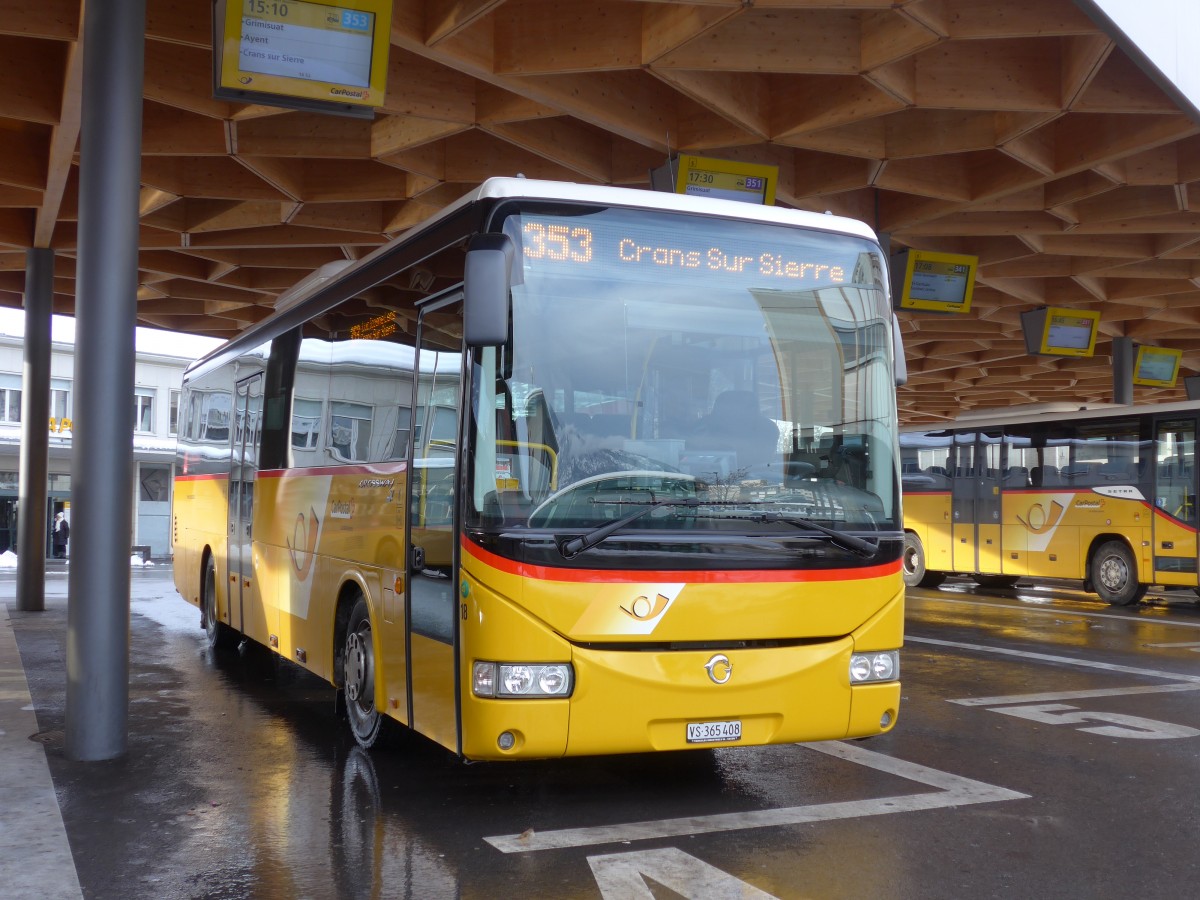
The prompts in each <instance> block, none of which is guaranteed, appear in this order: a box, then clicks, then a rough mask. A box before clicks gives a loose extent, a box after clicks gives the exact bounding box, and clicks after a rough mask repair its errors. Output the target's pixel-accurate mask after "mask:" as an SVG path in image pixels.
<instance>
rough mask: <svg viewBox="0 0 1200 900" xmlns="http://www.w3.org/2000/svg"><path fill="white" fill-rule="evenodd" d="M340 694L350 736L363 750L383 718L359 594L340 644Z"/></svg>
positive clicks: (377, 732) (371, 643) (362, 599)
mask: <svg viewBox="0 0 1200 900" xmlns="http://www.w3.org/2000/svg"><path fill="white" fill-rule="evenodd" d="M341 676H342V691H343V693H344V695H345V705H346V719H347V721H348V722H349V723H350V733H351V734H353V735H354V740H355V741H357V742H358V745H359V746H360V747H362V748H363V749H364V750H370V749H371V748H372V747H373V746H375V742H376V741H378V740H379V735H380V732H381V731H382V730H383V722H384V716H383V714H382V713H380V712H379V709H378V707H377V706H376V703H375V643H374V641H373V639H372V633H371V611H370V609H369V608H368V606H367V601H366V598H365V597H363V596H362V594H359V595H358V596H357V597H356V598H355V599H354V601H353V606H352V607H351V609H350V618H349V620H348V621H347V623H346V637H345V640H344V642H343V644H342V672H341Z"/></svg>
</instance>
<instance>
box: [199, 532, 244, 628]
mask: <svg viewBox="0 0 1200 900" xmlns="http://www.w3.org/2000/svg"><path fill="white" fill-rule="evenodd" d="M200 626H201V627H202V628H203V629H204V642H205V643H206V644H208V649H210V650H232V649H234V648H235V647H237V645H238V634H237V632H236V631H234V630H233V629H232V628H230V627H229V626H228V625H226V624H225V623H224V622H222V621H221V620H220V619H219V618H217V564H216V562H215V561H214V560H213V558H212V556H211V555H209V556H207V557H205V559H204V574H203V575H202V576H201V578H200Z"/></svg>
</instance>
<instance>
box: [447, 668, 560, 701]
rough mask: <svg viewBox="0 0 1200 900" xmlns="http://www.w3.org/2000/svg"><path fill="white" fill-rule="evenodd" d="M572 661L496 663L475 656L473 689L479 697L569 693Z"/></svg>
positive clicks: (558, 695) (556, 695) (536, 695)
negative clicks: (477, 658)
mask: <svg viewBox="0 0 1200 900" xmlns="http://www.w3.org/2000/svg"><path fill="white" fill-rule="evenodd" d="M574 680H575V679H574V677H573V670H572V668H571V666H570V664H569V663H496V662H484V661H481V660H476V661H475V664H474V666H472V679H471V681H472V684H471V689H472V691H473V692H474V693H475V696H476V697H499V698H507V697H569V696H570V695H571V688H572V687H573V684H574Z"/></svg>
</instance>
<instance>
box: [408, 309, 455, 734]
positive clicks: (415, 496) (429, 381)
mask: <svg viewBox="0 0 1200 900" xmlns="http://www.w3.org/2000/svg"><path fill="white" fill-rule="evenodd" d="M460 298H461V295H459V296H457V297H451V298H450V299H448V300H446V301H443V302H442V303H438V304H436V305H434V306H429V307H425V308H424V309H422V311H421V316H420V319H419V322H418V329H417V371H416V378H415V379H414V397H413V457H412V464H411V465H410V467H409V478H408V484H409V503H408V517H407V520H408V529H407V546H408V548H409V552H408V577H407V578H406V579H405V585H406V591H407V597H406V600H407V602H406V604H405V606H406V609H407V615H408V640H409V652H408V664H409V671H408V684H409V691H410V704H411V705H410V710H411V716H410V720H409V724H410V725H411V726H412V727H413V728H414V729H416V730H417V731H419V732H420V733H421V734H424V735H425V736H427V737H430V738H432V739H433V740H435V741H437V742H438V743H439V744H441V745H442V746H444V747H447V748H449V749H450V750H453V751H455V752H458V750H459V746H460V742H459V716H458V687H459V686H458V636H459V620H458V615H457V610H458V599H457V598H458V591H457V587H458V541H457V539H456V536H457V534H458V523H457V512H456V506H457V504H456V502H455V498H456V495H457V490H456V488H457V481H458V477H457V473H458V447H459V437H458V428H459V425H458V422H459V409H460V407H461V405H462V402H461V396H462V353H461V352H460V351H459V344H458V340H457V339H456V338H454V337H453V335H454V334H461V330H460V329H455V328H448V329H447V330H446V331H442V330H441V329H440V328H439V325H440V324H441V323H443V322H446V323H461V322H462V315H461V308H462V301H461V299H460ZM451 347H452V348H453V349H450V348H451Z"/></svg>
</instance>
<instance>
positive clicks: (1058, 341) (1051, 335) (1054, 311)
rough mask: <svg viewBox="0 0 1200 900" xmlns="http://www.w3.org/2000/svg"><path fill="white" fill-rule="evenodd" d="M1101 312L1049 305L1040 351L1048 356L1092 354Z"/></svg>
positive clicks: (1094, 348)
mask: <svg viewBox="0 0 1200 900" xmlns="http://www.w3.org/2000/svg"><path fill="white" fill-rule="evenodd" d="M1099 321H1100V313H1099V312H1094V311H1091V310H1082V309H1059V308H1056V307H1047V309H1046V324H1045V329H1044V330H1043V331H1042V344H1041V347H1040V348H1039V350H1040V352H1041V353H1043V354H1045V355H1047V356H1091V355H1092V354H1093V353H1094V352H1095V350H1096V323H1097V322H1099Z"/></svg>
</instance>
